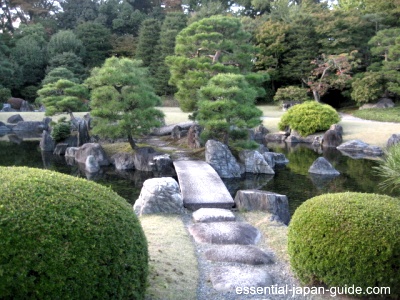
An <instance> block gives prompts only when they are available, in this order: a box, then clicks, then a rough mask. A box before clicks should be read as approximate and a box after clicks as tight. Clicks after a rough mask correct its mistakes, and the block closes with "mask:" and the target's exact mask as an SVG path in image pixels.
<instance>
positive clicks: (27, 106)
mask: <svg viewBox="0 0 400 300" xmlns="http://www.w3.org/2000/svg"><path fill="white" fill-rule="evenodd" d="M19 111H33V108H32V106H31V105H30V104H29V102H28V101H26V100H24V101H22V103H21V107H20V109H19Z"/></svg>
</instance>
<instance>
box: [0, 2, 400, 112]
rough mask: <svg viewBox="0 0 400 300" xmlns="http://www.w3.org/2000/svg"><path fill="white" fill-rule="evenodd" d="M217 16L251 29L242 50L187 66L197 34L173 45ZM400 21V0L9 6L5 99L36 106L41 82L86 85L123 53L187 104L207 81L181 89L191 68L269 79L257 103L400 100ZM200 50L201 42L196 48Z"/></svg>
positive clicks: (1, 50) (1, 36)
mask: <svg viewBox="0 0 400 300" xmlns="http://www.w3.org/2000/svg"><path fill="white" fill-rule="evenodd" d="M213 15H224V16H230V17H232V18H235V19H237V20H238V22H239V23H240V24H241V26H242V28H243V30H244V32H245V33H246V34H245V35H241V37H240V38H239V39H238V40H236V41H233V43H236V49H234V48H233V47H230V46H229V45H223V47H225V48H223V47H222V48H221V49H220V50H221V52H220V54H222V56H221V58H222V59H220V61H219V62H220V65H223V66H224V68H225V70H224V71H223V70H218V71H216V70H215V69H216V68H217V67H219V66H220V65H218V64H217V65H212V66H211V67H210V68H208V69H207V68H206V69H207V70H206V69H204V68H203V67H204V63H205V62H204V61H203V60H205V59H206V58H205V57H210V56H212V55H216V53H208V52H204V51H202V50H200V52H199V53H200V54H199V56H198V58H199V59H197V60H192V58H193V57H190V56H188V57H186V58H185V60H186V62H184V59H183V56H184V55H183V54H182V51H186V50H187V51H189V50H188V49H189V48H190V47H189V45H185V43H186V41H189V40H191V38H192V36H186V37H185V36H184V33H183V35H182V36H181V42H179V43H180V46H177V48H175V39H176V37H177V36H178V34H179V33H180V32H181V31H182V30H184V29H185V30H187V28H188V27H189V26H190V25H191V24H193V23H195V22H199V21H201V20H202V19H204V18H208V17H211V16H213ZM399 16H400V1H399V0H389V1H384V2H382V1H373V0H340V1H337V3H336V4H330V3H327V2H324V1H318V0H297V1H290V0H263V1H260V0H236V1H230V0H219V1H206V0H164V1H162V0H144V1H138V0H103V1H99V0H98V1H96V0H59V1H55V0H5V1H2V2H1V8H0V29H1V33H0V85H1V87H0V88H1V90H0V97H1V98H2V99H1V100H2V101H4V99H5V98H6V97H7V96H9V95H11V94H12V95H13V96H17V97H23V98H25V99H27V100H30V101H34V100H35V98H36V97H37V91H38V90H39V89H41V88H43V85H45V84H49V83H55V82H56V81H57V80H58V79H67V80H70V81H72V82H74V83H76V84H81V83H82V82H83V81H84V80H85V79H86V78H87V77H88V76H89V74H90V70H91V69H93V68H94V67H99V66H101V65H102V64H103V63H104V61H105V59H106V58H109V57H112V56H117V57H128V58H137V59H140V60H142V61H143V66H145V67H147V68H148V69H149V75H150V80H151V83H152V84H153V86H154V87H155V91H156V93H157V94H158V95H172V94H174V93H177V97H178V98H181V99H183V98H184V97H186V96H182V95H185V94H186V95H190V93H192V95H190V97H192V99H191V101H192V102H193V101H194V102H195V101H196V97H199V96H198V95H197V93H196V91H197V90H199V89H200V88H201V87H202V86H205V85H206V84H207V82H206V81H207V80H206V81H204V82H203V83H201V82H199V81H196V80H194V78H195V77H191V78H192V79H191V81H190V80H188V81H187V83H189V82H190V84H192V85H193V84H194V89H192V86H191V85H190V84H189V85H182V78H183V77H182V76H183V75H182V74H186V73H185V72H186V71H185V68H188V70H189V69H193V68H194V69H195V70H199V69H200V70H201V72H200V73H199V74H197V77H199V78H200V77H201V76H202V75H203V74H208V75H206V78H207V79H209V78H210V76H211V77H212V76H214V75H215V74H217V73H221V72H223V73H224V72H225V73H226V72H228V71H227V70H228V69H229V73H240V74H242V75H246V74H247V75H249V74H250V73H251V74H263V76H264V81H263V83H262V86H261V87H262V88H263V89H264V91H265V92H263V93H259V94H258V95H257V101H271V100H272V99H273V97H274V95H275V94H276V93H277V92H278V94H277V97H276V99H281V100H282V99H288V100H297V99H291V98H296V97H297V98H299V99H300V100H302V99H304V98H307V97H309V98H312V97H313V98H314V99H315V100H317V101H323V102H327V103H329V104H331V105H333V106H336V107H338V106H341V105H343V104H344V103H346V102H349V101H357V102H359V103H361V102H369V101H374V100H376V99H378V98H379V97H381V96H383V95H386V96H391V97H392V98H395V99H396V98H397V97H398V95H399V94H400V85H399V84H400V76H399V65H400V38H399V32H400V24H399ZM18 23H19V26H17V25H16V24H18ZM208 26H211V27H213V26H214V25H213V24H211V25H208ZM215 26H217V25H215ZM226 26H228V27H229V26H236V25H232V24H231V25H229V24H226ZM214 29H215V30H214ZM230 30H232V28H231V29H228V30H227V31H226V32H229V31H230ZM214 31H215V32H220V34H222V36H223V35H224V34H225V32H224V30H222V31H221V30H219V29H218V28H211V30H209V32H208V33H207V34H208V36H206V38H205V40H203V41H202V42H201V43H208V45H210V44H212V43H214V41H213V38H215V36H214V35H213V34H210V32H211V33H212V32H214ZM189 34H190V33H189ZM185 39H186V41H185ZM178 40H179V38H178ZM191 42H192V43H196V41H193V39H192V40H191ZM244 46H247V48H249V47H250V46H251V47H250V48H251V49H252V50H251V57H250V58H245V57H246V55H248V54H245V55H244V56H242V57H241V59H243V58H245V59H246V60H250V61H246V62H245V63H244V61H242V62H241V63H240V67H239V68H237V69H235V65H234V64H235V62H234V60H236V59H239V56H238V55H239V54H237V53H240V51H242V52H243V53H248V52H246V51H248V50H249V49H247V50H246V49H244V48H246V47H244ZM185 47H186V48H187V49H186V48H185ZM201 48H202V46H201V45H200V44H199V46H198V47H197V50H198V49H201ZM203 48H205V47H203ZM182 49H183V50H182ZM184 49H186V50H184ZM192 50H193V49H192ZM192 50H190V51H192ZM195 50H196V49H195ZM179 51H181V52H179ZM228 54H229V55H228ZM190 55H194V54H193V53H192V54H190ZM174 56H175V57H176V56H177V57H180V58H178V59H177V58H175V62H173V61H172V60H174V59H173V58H167V57H174ZM229 57H231V58H229ZM166 58H167V63H166V60H165V59H166ZM218 58H219V57H218ZM224 59H225V61H224ZM239 60H240V59H239ZM194 62H195V63H196V64H197V65H195V66H193V63H194ZM207 63H208V62H207ZM207 63H206V64H207ZM182 72H183V73H182ZM249 72H250V73H249ZM171 73H172V78H171ZM192 73H193V72H192ZM265 74H268V75H265ZM192 75H193V74H192ZM185 76H186V75H185ZM193 80H194V81H193ZM196 84H199V86H196ZM258 88H260V86H258ZM293 91H297V92H298V93H297V94H296V93H294V94H293ZM193 93H194V94H193ZM293 95H295V96H293ZM296 95H297V96H296ZM304 95H306V96H304ZM182 97H183V98H182ZM181 99H180V102H181V105H183V107H184V108H185V105H186V106H187V110H193V109H195V106H193V103H191V104H190V103H189V102H190V101H189V102H188V101H186V100H181ZM187 100H188V99H187Z"/></svg>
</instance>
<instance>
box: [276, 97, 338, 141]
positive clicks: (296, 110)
mask: <svg viewBox="0 0 400 300" xmlns="http://www.w3.org/2000/svg"><path fill="white" fill-rule="evenodd" d="M339 121H340V118H339V114H338V113H337V112H336V110H335V109H334V108H332V107H331V106H329V105H327V104H321V103H318V102H316V101H306V102H304V103H302V104H298V105H295V106H292V107H291V108H289V110H288V111H287V112H286V113H285V114H284V115H283V116H282V118H281V121H280V122H279V124H278V126H279V129H281V130H284V129H285V128H286V127H287V126H289V127H290V128H291V129H294V130H296V131H297V132H298V133H300V134H301V135H302V136H307V135H310V134H313V133H315V132H318V131H322V130H327V129H329V127H330V126H331V125H332V124H335V123H338V122H339Z"/></svg>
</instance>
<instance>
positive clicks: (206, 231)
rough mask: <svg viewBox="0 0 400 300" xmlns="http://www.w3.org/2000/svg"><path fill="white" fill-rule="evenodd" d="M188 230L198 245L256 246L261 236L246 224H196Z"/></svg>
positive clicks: (255, 229)
mask: <svg viewBox="0 0 400 300" xmlns="http://www.w3.org/2000/svg"><path fill="white" fill-rule="evenodd" d="M188 229H189V232H190V234H191V235H192V236H193V238H194V239H195V241H196V242H197V243H208V244H220V245H227V244H238V245H254V244H256V243H257V242H258V241H259V239H260V236H261V234H260V232H259V231H258V229H257V228H255V227H254V226H252V225H250V224H248V223H245V222H213V223H196V224H193V225H190V226H189V228H188Z"/></svg>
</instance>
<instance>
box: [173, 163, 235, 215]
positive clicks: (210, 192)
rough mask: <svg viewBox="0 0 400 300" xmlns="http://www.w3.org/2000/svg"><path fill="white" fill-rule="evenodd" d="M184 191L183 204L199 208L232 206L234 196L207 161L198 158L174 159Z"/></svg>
mask: <svg viewBox="0 0 400 300" xmlns="http://www.w3.org/2000/svg"><path fill="white" fill-rule="evenodd" d="M174 166H175V171H176V174H177V175H178V181H179V186H180V189H181V193H182V199H183V205H184V206H185V207H186V208H188V209H192V210H197V209H199V208H203V207H204V208H228V209H229V208H232V207H233V205H234V202H233V198H232V196H231V194H230V193H229V191H228V189H227V188H226V186H225V184H224V183H223V182H222V180H221V178H220V177H219V176H218V174H217V172H216V171H215V170H214V169H213V168H212V167H211V166H210V165H209V164H208V163H206V162H204V161H200V160H199V161H196V160H180V161H174Z"/></svg>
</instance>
